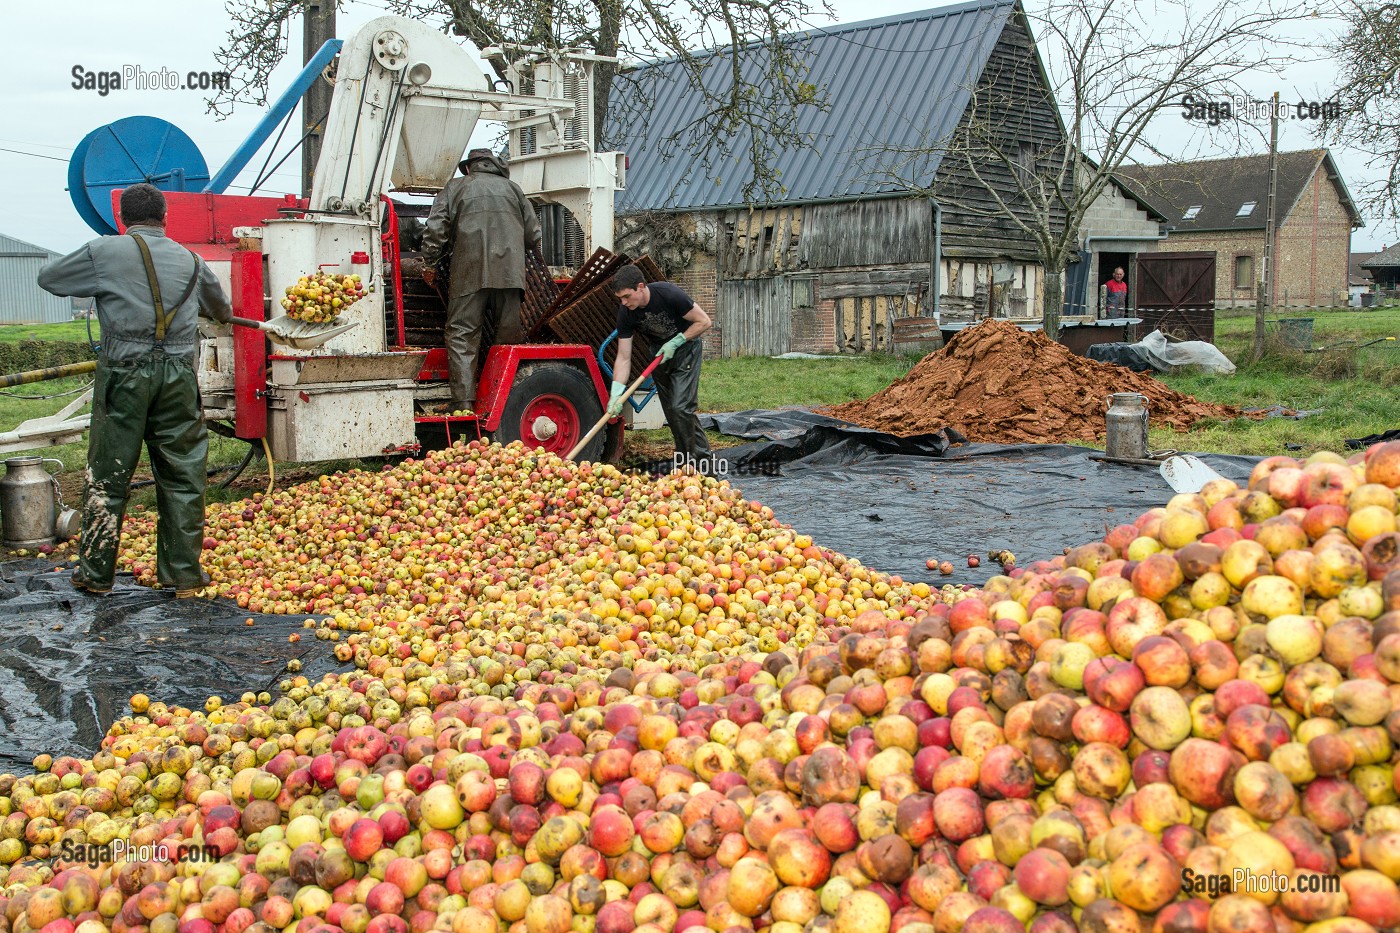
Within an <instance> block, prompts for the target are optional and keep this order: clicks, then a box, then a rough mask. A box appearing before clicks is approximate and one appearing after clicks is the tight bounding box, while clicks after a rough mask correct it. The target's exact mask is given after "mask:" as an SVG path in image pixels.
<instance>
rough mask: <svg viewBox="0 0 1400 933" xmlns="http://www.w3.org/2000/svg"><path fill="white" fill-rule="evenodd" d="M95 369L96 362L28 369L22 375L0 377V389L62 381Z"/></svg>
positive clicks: (14, 374) (86, 361)
mask: <svg viewBox="0 0 1400 933" xmlns="http://www.w3.org/2000/svg"><path fill="white" fill-rule="evenodd" d="M95 369H97V360H84V361H83V362H81V363H65V364H64V365H62V366H50V367H49V368H48V369H30V370H27V371H25V372H22V373H11V374H10V375H8V376H0V389H8V388H10V387H11V386H22V385H28V384H29V383H31V382H43V381H45V380H46V379H63V378H64V377H66V376H81V375H83V374H84V373H90V372H92V371H93V370H95Z"/></svg>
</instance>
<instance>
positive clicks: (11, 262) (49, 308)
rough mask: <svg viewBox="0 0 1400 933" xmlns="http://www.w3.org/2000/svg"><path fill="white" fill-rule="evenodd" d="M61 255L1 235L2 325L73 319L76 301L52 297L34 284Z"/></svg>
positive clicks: (0, 298) (0, 317)
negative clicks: (46, 266)
mask: <svg viewBox="0 0 1400 933" xmlns="http://www.w3.org/2000/svg"><path fill="white" fill-rule="evenodd" d="M60 255H61V254H59V253H55V252H54V251H53V250H48V249H44V248H43V247H42V246H35V245H34V244H33V243H26V242H24V241H23V240H17V239H15V238H14V237H11V236H5V235H4V234H3V233H0V324H53V323H57V322H59V321H71V320H72V319H73V300H72V299H71V298H59V297H57V296H55V295H50V294H49V293H48V292H46V291H44V290H43V289H42V288H40V287H39V286H38V284H37V282H36V281H35V280H36V279H37V278H38V275H39V270H40V269H42V268H43V267H44V265H45V264H46V263H48V262H50V261H52V260H54V259H57V258H58V257H59V256H60Z"/></svg>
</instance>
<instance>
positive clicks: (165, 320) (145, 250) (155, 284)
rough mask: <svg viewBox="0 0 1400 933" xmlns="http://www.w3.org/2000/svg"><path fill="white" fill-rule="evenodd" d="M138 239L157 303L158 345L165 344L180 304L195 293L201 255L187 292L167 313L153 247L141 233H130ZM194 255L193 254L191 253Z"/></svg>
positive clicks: (152, 298)
mask: <svg viewBox="0 0 1400 933" xmlns="http://www.w3.org/2000/svg"><path fill="white" fill-rule="evenodd" d="M130 236H131V238H132V239H133V240H135V241H136V248H137V249H139V250H140V251H141V262H142V263H143V264H145V266H146V282H147V284H149V285H150V287H151V301H152V302H153V303H154V304H155V311H156V346H157V347H161V346H163V345H164V344H165V329H166V327H168V326H170V322H171V321H173V320H175V314H176V313H177V312H178V311H179V310H180V306H181V305H183V304H184V303H185V302H186V301H188V300H189V297H190V295H191V294H193V293H194V287H195V284H196V283H197V282H198V281H199V257H198V256H195V257H194V275H192V276H190V282H189V285H187V286H186V287H185V292H184V294H182V295H181V296H180V297H179V298H178V299H176V301H175V304H174V306H173V307H172V308H171V309H170V313H169V314H166V313H165V305H164V304H162V303H161V299H160V278H159V277H158V276H157V275H156V265H155V263H154V262H152V261H151V248H150V247H149V246H147V245H146V241H145V240H144V239H142V238H141V236H140V235H139V234H136V233H133V234H130ZM191 255H193V254H191Z"/></svg>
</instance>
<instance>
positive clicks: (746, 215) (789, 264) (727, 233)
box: [715, 206, 805, 279]
mask: <svg viewBox="0 0 1400 933" xmlns="http://www.w3.org/2000/svg"><path fill="white" fill-rule="evenodd" d="M804 218H805V212H804V209H803V208H802V207H798V206H792V207H773V208H768V209H766V210H764V209H754V210H751V211H750V210H732V211H722V212H720V213H719V214H718V215H717V219H718V223H717V224H716V225H715V237H716V241H717V242H716V243H715V260H716V263H717V265H718V267H719V275H720V278H723V279H745V278H750V279H751V278H756V277H760V276H767V275H773V274H774V273H776V272H788V271H791V270H793V269H796V268H798V264H799V263H798V258H797V256H798V243H799V242H800V241H801V239H802V236H803V229H804Z"/></svg>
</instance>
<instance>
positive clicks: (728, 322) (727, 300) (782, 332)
mask: <svg viewBox="0 0 1400 933" xmlns="http://www.w3.org/2000/svg"><path fill="white" fill-rule="evenodd" d="M716 300H717V302H718V305H719V308H718V317H719V320H720V322H721V323H722V325H723V331H724V333H723V344H722V347H721V351H720V352H721V353H723V354H724V355H725V356H777V355H778V354H781V353H786V352H788V347H789V340H790V337H791V333H792V291H791V289H790V287H789V285H788V280H787V278H786V277H785V276H773V277H771V278H766V279H731V280H729V281H726V282H721V283H720V286H719V294H718V295H717V296H716Z"/></svg>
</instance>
